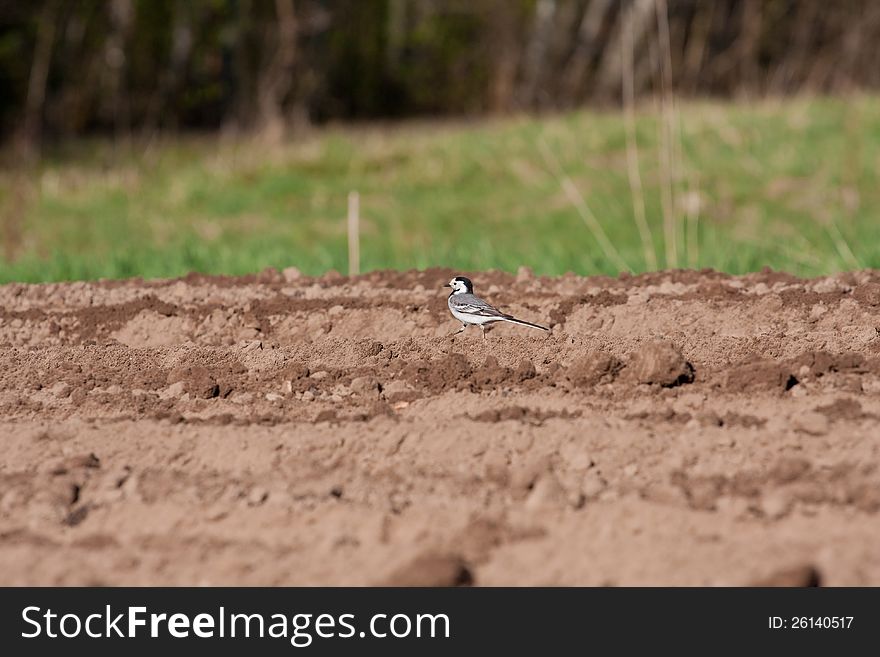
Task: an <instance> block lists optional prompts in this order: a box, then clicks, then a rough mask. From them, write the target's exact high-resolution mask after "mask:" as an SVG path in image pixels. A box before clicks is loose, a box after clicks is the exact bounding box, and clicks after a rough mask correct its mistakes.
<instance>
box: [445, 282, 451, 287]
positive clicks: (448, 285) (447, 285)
mask: <svg viewBox="0 0 880 657" xmlns="http://www.w3.org/2000/svg"><path fill="white" fill-rule="evenodd" d="M443 287H452V286H451V285H450V284H449V283H447V284H446V285H444V286H443Z"/></svg>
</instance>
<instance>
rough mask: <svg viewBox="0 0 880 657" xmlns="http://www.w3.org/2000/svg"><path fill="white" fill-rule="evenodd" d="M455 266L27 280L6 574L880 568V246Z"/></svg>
mask: <svg viewBox="0 0 880 657" xmlns="http://www.w3.org/2000/svg"><path fill="white" fill-rule="evenodd" d="M456 273H460V272H453V271H451V270H446V269H432V270H426V271H420V272H372V273H369V274H366V275H364V276H360V277H346V276H341V275H339V274H337V273H333V272H331V273H328V274H327V275H325V276H322V277H320V278H309V277H305V276H302V275H300V274H299V272H297V271H296V270H295V269H293V268H291V269H286V270H284V271H280V272H279V271H277V270H272V269H269V270H266V271H263V272H260V273H258V274H254V275H251V276H245V277H212V276H204V275H200V274H192V275H190V276H187V277H184V278H181V279H174V280H161V281H142V280H129V281H105V282H99V283H68V284H52V285H19V284H16V285H7V286H3V287H0V432H2V434H3V435H4V436H5V437H6V439H5V442H4V451H3V455H2V457H0V565H2V566H3V568H2V570H0V572H2V573H3V576H2V577H0V583H2V584H31V585H33V584H87V585H105V584H109V585H112V584H132V585H138V584H168V585H211V584H232V585H238V584H251V585H275V584H352V585H359V584H401V585H432V586H434V585H436V586H461V585H471V584H477V585H499V584H542V585H559V584H563V585H567V584H591V585H608V584H715V585H717V584H721V585H724V584H753V583H764V582H767V583H773V584H805V583H811V584H818V583H821V584H822V585H864V584H869V585H877V584H880V563H878V562H877V560H876V558H875V557H874V555H873V552H872V550H873V545H875V544H876V543H877V541H878V539H880V535H878V534H880V532H878V530H877V529H876V527H877V522H876V520H877V515H878V513H880V494H878V491H880V478H878V477H880V456H878V453H877V450H876V435H877V430H878V423H880V333H878V328H880V296H878V295H880V293H878V290H880V274H878V273H877V272H871V271H860V272H851V273H845V274H840V275H836V276H833V277H827V278H821V279H813V280H802V279H798V278H796V277H794V276H791V275H789V274H785V273H782V272H773V271H770V270H766V271H762V272H758V273H755V274H751V275H748V276H743V277H732V276H727V275H724V274H720V273H717V272H712V271H700V272H695V271H670V272H655V273H651V274H645V275H640V276H629V275H622V276H620V277H618V278H609V277H591V278H580V277H577V276H573V275H566V276H562V277H559V278H541V277H535V276H533V275H532V274H530V273H529V272H528V271H525V270H523V271H521V272H520V273H519V274H518V275H512V274H507V273H504V272H486V273H480V272H464V273H465V274H467V275H470V277H471V278H472V279H473V280H474V281H475V283H476V284H477V286H478V289H479V290H480V292H481V293H482V294H484V295H485V296H486V297H487V298H489V299H490V300H491V301H493V302H494V303H496V304H497V305H499V306H500V307H501V308H503V309H504V310H506V311H509V312H511V313H512V314H514V315H516V316H523V317H527V318H529V319H533V320H534V321H539V322H541V323H546V324H547V325H552V327H553V331H552V332H551V333H550V334H544V333H539V332H534V331H529V330H527V329H523V328H521V327H516V326H513V325H502V326H499V327H497V328H496V329H495V330H493V331H492V332H490V333H489V334H488V335H487V339H485V340H484V339H483V338H482V336H481V334H480V332H479V331H478V330H477V329H469V330H468V331H466V332H464V333H462V334H459V335H456V336H454V337H450V333H452V331H454V330H455V329H456V328H457V327H458V326H457V324H456V322H455V321H454V320H453V319H452V318H451V317H450V316H449V315H448V311H447V309H446V305H445V293H444V291H443V289H442V287H441V286H442V285H443V284H444V283H445V282H446V281H448V280H449V278H451V277H452V276H453V275H454V274H456ZM645 554H651V555H652V558H651V559H645V558H644V555H645Z"/></svg>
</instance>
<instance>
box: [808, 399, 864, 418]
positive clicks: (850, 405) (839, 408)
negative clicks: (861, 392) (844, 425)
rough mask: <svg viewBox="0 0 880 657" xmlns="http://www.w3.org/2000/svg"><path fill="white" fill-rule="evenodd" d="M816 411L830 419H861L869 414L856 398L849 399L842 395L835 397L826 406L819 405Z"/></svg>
mask: <svg viewBox="0 0 880 657" xmlns="http://www.w3.org/2000/svg"><path fill="white" fill-rule="evenodd" d="M815 410H816V412H817V413H821V414H822V415H824V416H825V417H827V418H828V419H829V420H832V421H833V420H861V419H862V418H863V417H867V414H866V413H865V412H864V411H863V410H862V405H861V404H860V403H859V402H857V401H856V400H855V399H847V398H846V397H841V398H840V399H835V400H834V401H833V402H831V403H830V404H826V405H825V406H817V407H816V409H815Z"/></svg>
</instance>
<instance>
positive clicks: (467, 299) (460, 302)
mask: <svg viewBox="0 0 880 657" xmlns="http://www.w3.org/2000/svg"><path fill="white" fill-rule="evenodd" d="M449 303H450V305H452V307H454V308H455V309H456V310H457V311H458V312H460V313H468V314H470V315H477V316H478V317H498V318H499V319H509V318H510V315H507V314H505V313H503V312H501V311H500V310H498V309H497V308H496V307H494V306H492V305H490V304H488V303H486V302H485V301H483V300H482V299H481V298H480V297H477V296H474V295H473V294H454V295H452V297H450V301H449Z"/></svg>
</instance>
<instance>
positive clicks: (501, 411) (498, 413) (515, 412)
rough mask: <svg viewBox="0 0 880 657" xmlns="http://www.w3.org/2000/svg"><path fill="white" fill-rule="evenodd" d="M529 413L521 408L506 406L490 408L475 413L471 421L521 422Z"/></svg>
mask: <svg viewBox="0 0 880 657" xmlns="http://www.w3.org/2000/svg"><path fill="white" fill-rule="evenodd" d="M528 413H529V410H528V409H527V408H523V407H522V406H508V407H506V408H490V409H488V410H485V411H483V412H482V413H477V414H476V415H474V416H473V417H472V418H471V419H472V420H475V421H476V422H501V421H502V420H522V419H523V418H525V417H526V416H527V415H528Z"/></svg>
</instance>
